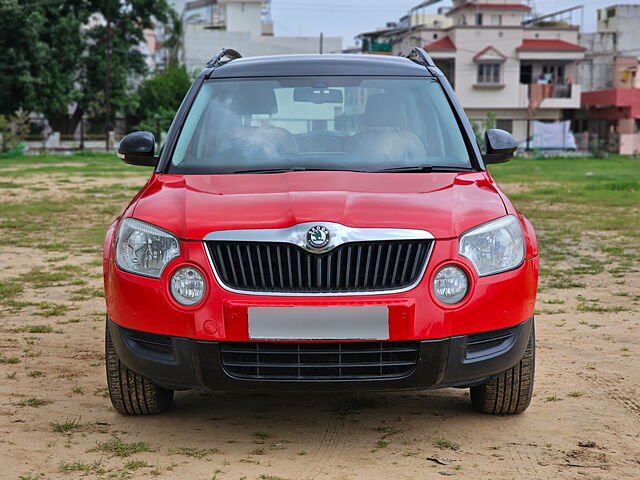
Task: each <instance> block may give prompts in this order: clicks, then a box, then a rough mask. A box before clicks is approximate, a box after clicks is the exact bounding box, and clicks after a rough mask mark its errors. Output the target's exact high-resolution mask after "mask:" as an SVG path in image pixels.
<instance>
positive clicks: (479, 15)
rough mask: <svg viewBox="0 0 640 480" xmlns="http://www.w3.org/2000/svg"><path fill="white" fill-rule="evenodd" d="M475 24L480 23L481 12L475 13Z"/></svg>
mask: <svg viewBox="0 0 640 480" xmlns="http://www.w3.org/2000/svg"><path fill="white" fill-rule="evenodd" d="M476 25H482V14H481V13H476Z"/></svg>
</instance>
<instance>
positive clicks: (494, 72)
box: [478, 63, 500, 84]
mask: <svg viewBox="0 0 640 480" xmlns="http://www.w3.org/2000/svg"><path fill="white" fill-rule="evenodd" d="M478 83H494V84H498V83H500V64H499V63H480V64H478Z"/></svg>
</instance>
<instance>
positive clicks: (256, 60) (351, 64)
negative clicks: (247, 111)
mask: <svg viewBox="0 0 640 480" xmlns="http://www.w3.org/2000/svg"><path fill="white" fill-rule="evenodd" d="M205 71H207V72H210V71H211V70H210V69H206V70H205ZM303 75H398V76H420V77H425V76H431V74H430V72H429V70H427V69H426V68H425V67H424V66H423V65H419V64H417V63H415V62H413V61H411V60H409V59H407V58H405V57H396V56H391V55H354V54H328V55H320V54H315V55H272V56H265V57H244V58H238V59H235V60H233V61H230V62H227V63H225V64H223V65H220V66H218V67H216V68H215V69H214V70H213V73H212V74H211V75H210V78H230V77H280V76H303Z"/></svg>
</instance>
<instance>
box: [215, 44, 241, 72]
mask: <svg viewBox="0 0 640 480" xmlns="http://www.w3.org/2000/svg"><path fill="white" fill-rule="evenodd" d="M225 58H226V60H225ZM238 58H242V55H240V53H238V52H237V51H235V50H234V49H232V48H223V49H222V50H220V53H218V55H216V56H215V57H213V58H212V59H211V60H209V61H208V62H207V68H216V67H219V66H220V65H224V64H225V63H229V62H230V61H231V60H236V59H238Z"/></svg>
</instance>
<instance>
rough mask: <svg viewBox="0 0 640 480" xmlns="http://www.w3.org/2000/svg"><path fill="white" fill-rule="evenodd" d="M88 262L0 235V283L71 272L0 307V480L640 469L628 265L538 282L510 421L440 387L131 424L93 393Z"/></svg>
mask: <svg viewBox="0 0 640 480" xmlns="http://www.w3.org/2000/svg"><path fill="white" fill-rule="evenodd" d="M50 180H51V179H47V181H48V182H50ZM67 180H69V179H67ZM71 180H72V181H73V178H71ZM29 182H31V183H33V184H40V185H41V184H43V183H46V182H43V179H38V178H35V179H34V178H31V179H29V180H28V181H27V182H22V183H25V184H28V183H29ZM118 182H119V184H120V185H122V184H124V185H127V186H130V185H133V186H135V185H136V184H138V185H139V184H141V182H143V180H142V179H141V177H136V178H134V179H127V180H126V181H124V182H123V181H118ZM107 184H108V181H106V180H100V181H96V182H95V184H94V185H95V186H96V188H98V187H101V186H104V185H107ZM83 187H85V188H86V184H83ZM506 187H508V186H505V189H506V190H508V188H506ZM517 188H520V187H517ZM72 190H73V189H71V190H70V192H71V193H69V194H70V195H72V194H73V195H76V194H74V193H73V192H72ZM12 191H13V192H14V195H13V196H12V200H11V201H19V199H20V198H22V197H21V195H22V192H21V191H20V188H16V189H12ZM49 193H52V192H51V191H50V192H49ZM31 194H33V195H36V196H37V195H38V193H37V192H35V193H34V192H31ZM43 195H44V194H43ZM97 195H100V193H97ZM45 197H46V198H48V197H47V195H44V196H43V198H45ZM62 197H64V190H62V189H56V198H62ZM118 201H119V202H120V206H122V205H123V204H124V203H126V201H123V200H121V199H120V200H118ZM93 226H95V225H93ZM104 227H106V223H105V225H104ZM539 234H541V235H544V232H540V233H539ZM585 238H586V239H585V242H587V243H586V244H584V245H581V248H584V249H588V248H589V245H588V241H589V240H588V237H585ZM99 260H100V251H99V248H98V247H96V248H95V249H94V250H93V251H92V250H91V249H85V251H79V252H74V253H73V254H70V255H65V254H64V253H60V252H54V251H46V250H39V249H37V248H36V249H34V248H26V247H16V246H13V245H10V244H8V243H7V242H5V243H3V244H2V245H0V281H3V280H7V281H8V280H10V279H15V278H21V276H24V275H27V276H28V275H29V274H30V272H34V271H35V272H70V273H71V275H66V276H65V275H61V276H60V278H56V277H52V278H53V279H52V278H48V280H47V281H46V282H44V284H43V282H40V283H38V281H37V279H36V280H31V281H29V280H25V282H24V285H23V290H22V292H19V293H16V294H15V298H14V300H15V301H16V302H23V303H22V304H14V305H10V306H6V305H5V306H2V305H0V480H5V479H7V480H8V479H15V480H18V479H21V480H25V479H28V480H34V479H40V480H44V479H67V478H68V479H76V478H105V479H106V478H154V477H156V476H157V477H159V478H162V479H167V480H168V479H196V480H200V479H202V480H205V479H224V480H226V479H234V480H239V479H271V480H278V479H288V480H308V479H309V480H310V479H327V480H356V479H438V478H442V477H448V476H451V477H456V478H464V479H496V480H497V479H505V480H506V479H575V480H578V479H579V480H583V479H584V480H596V479H630V480H637V479H640V398H639V395H640V391H639V387H638V385H639V384H640V359H639V353H640V327H639V325H638V323H639V316H638V310H639V308H640V307H639V304H640V296H639V295H638V293H639V292H640V273H638V272H637V271H635V272H632V273H628V274H624V275H619V274H618V275H616V276H614V275H613V274H612V273H610V272H609V271H608V270H607V269H605V270H604V271H603V272H600V273H597V274H592V275H588V276H585V277H583V278H582V279H581V281H582V282H584V283H585V287H576V288H561V289H555V288H545V289H544V291H543V292H542V293H541V294H540V296H539V302H538V313H537V317H536V328H537V342H538V343H537V372H536V387H535V397H534V399H533V401H532V404H531V407H530V408H529V409H528V410H527V411H526V412H525V413H524V414H522V415H519V416H505V417H493V416H487V415H481V414H478V413H475V412H474V411H472V410H471V408H470V403H469V399H468V391H466V390H456V389H445V390H438V391H420V392H395V393H370V394H358V395H348V394H340V395H335V394H332V395H326V394H317V395H316V394H304V395H299V394H298V395H292V394H288V393H286V392H282V393H278V394H269V395H263V394H260V395H255V394H247V395H237V394H234V395H231V394H224V393H199V392H180V393H177V394H176V399H175V403H174V406H173V408H172V409H171V410H170V411H169V412H167V413H166V414H163V415H160V416H154V417H145V418H132V417H123V416H121V415H119V414H117V413H116V412H115V411H114V410H113V408H112V407H111V405H110V402H109V399H108V397H107V394H106V384H105V374H104V366H103V360H104V355H103V338H104V303H103V298H102V297H101V296H99V295H100V289H101V287H102V283H101V281H102V280H101V267H100V262H99ZM636 270H637V269H636ZM32 276H33V275H32ZM79 278H81V279H84V280H85V281H86V282H87V283H85V284H83V285H80V283H81V282H78V281H77V280H78V279H79ZM596 299H597V300H596ZM585 305H591V306H597V308H596V307H594V308H584V306H585ZM56 430H58V431H56ZM110 445H111V446H113V445H120V446H121V447H122V448H120V449H117V448H116V449H111V450H110V449H109V446H110ZM136 450H138V451H137V452H136ZM127 454H128V456H124V455H127Z"/></svg>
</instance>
